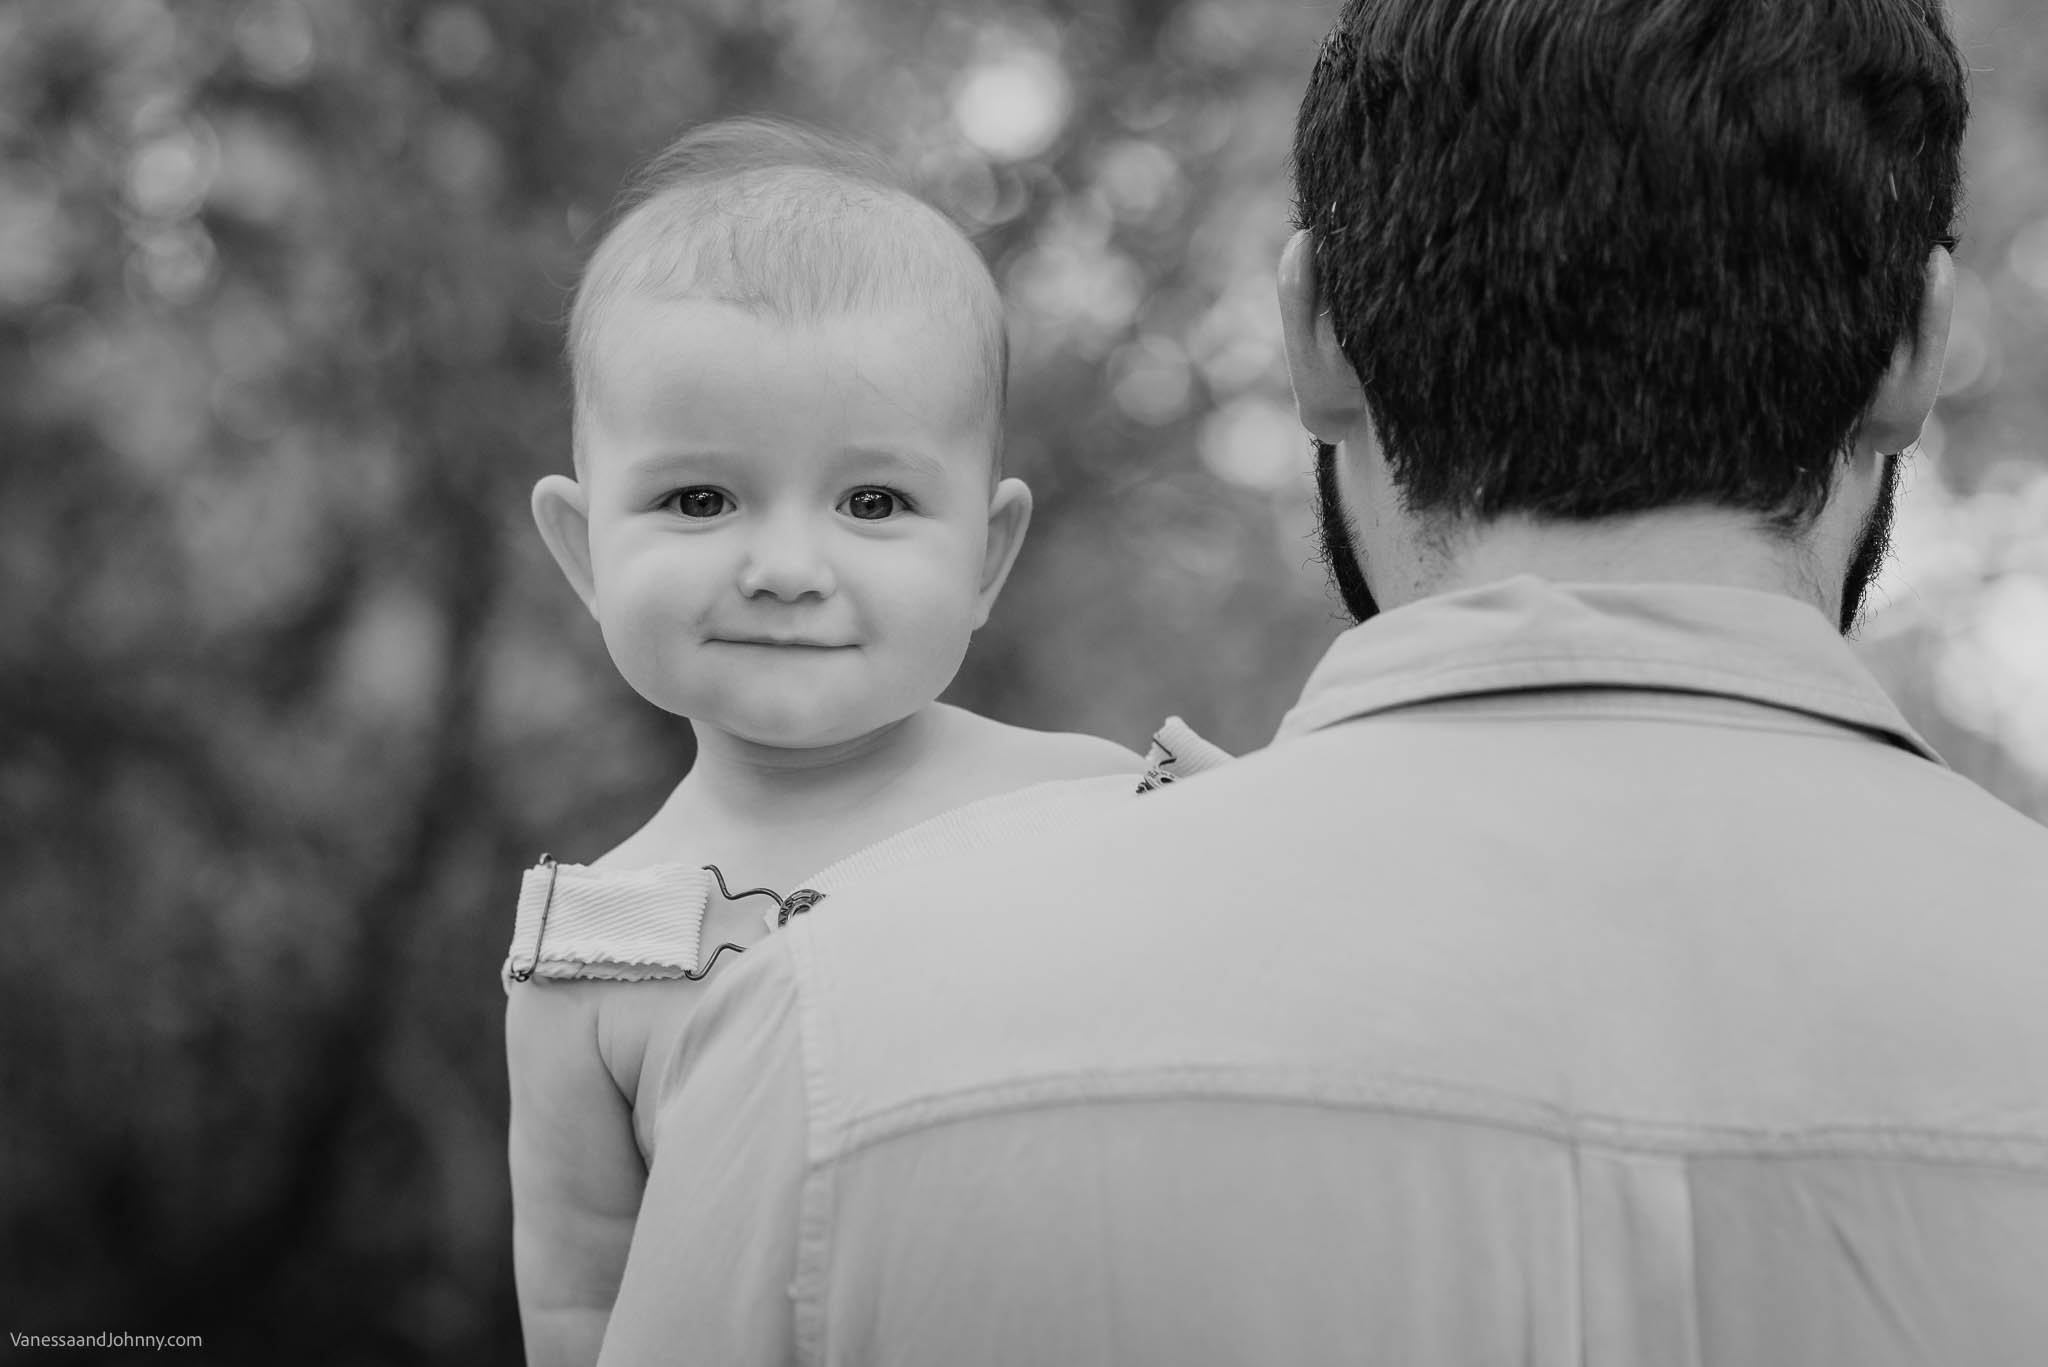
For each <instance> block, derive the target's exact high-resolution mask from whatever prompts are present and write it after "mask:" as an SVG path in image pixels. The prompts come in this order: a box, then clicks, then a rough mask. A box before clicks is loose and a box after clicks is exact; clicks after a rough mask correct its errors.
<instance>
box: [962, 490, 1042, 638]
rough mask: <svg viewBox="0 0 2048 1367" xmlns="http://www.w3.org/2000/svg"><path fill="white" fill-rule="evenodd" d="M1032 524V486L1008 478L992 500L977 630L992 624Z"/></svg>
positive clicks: (976, 608)
mask: <svg viewBox="0 0 2048 1367" xmlns="http://www.w3.org/2000/svg"><path fill="white" fill-rule="evenodd" d="M1030 525H1031V487H1030V486H1029V485H1027V484H1026V483H1025V482H1024V481H1023V480H1021V479H1006V480H1004V481H1002V482H1001V483H1000V484H998V485H996V491H995V493H993V494H992V495H990V496H989V501H988V549H987V550H985V551H984V552H982V557H981V589H980V591H979V592H978V593H977V594H976V595H975V598H974V625H975V627H976V629H979V628H980V627H981V626H982V625H983V624H984V623H986V622H987V621H988V614H989V612H990V610H991V609H993V608H994V607H995V605H996V595H997V594H999V593H1001V592H1002V591H1003V581H1004V580H1006V579H1008V578H1009V577H1010V567H1011V566H1012V565H1014V564H1016V563H1017V552H1018V551H1020V550H1022V549H1023V548H1024V530H1025V528H1027V527H1029V526H1030Z"/></svg>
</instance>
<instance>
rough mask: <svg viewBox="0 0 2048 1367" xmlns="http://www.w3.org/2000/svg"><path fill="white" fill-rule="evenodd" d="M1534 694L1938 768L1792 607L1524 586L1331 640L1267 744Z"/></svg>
mask: <svg viewBox="0 0 2048 1367" xmlns="http://www.w3.org/2000/svg"><path fill="white" fill-rule="evenodd" d="M1539 688H1640V689H1657V690H1663V691H1675V692H1683V693H1704V694H1711V695H1714V696H1717V697H1724V698H1738V699H1743V700H1746V701H1749V702H1756V703H1763V704H1765V705H1767V706H1772V707H1782V708H1787V709H1790V710H1792V711H1795V712H1804V713H1808V714H1810V715H1813V716H1817V717H1823V718H1826V719H1828V720H1831V721H1837V722H1843V723H1846V724H1848V725H1850V726H1855V727H1860V728H1862V729H1863V730H1866V731H1871V732H1875V733H1877V734H1878V735H1880V736H1882V737H1884V738H1885V739H1887V740H1890V741H1892V742H1893V743H1895V744H1897V745H1901V746H1903V747H1905V748H1906V749H1908V750H1911V751H1913V752H1914V753H1915V754H1918V755H1921V756H1924V757H1925V758H1927V759H1931V760H1933V761H1934V762H1935V763H1937V764H1940V763H1941V762H1942V760H1941V756H1939V755H1937V754H1936V753H1935V752H1934V749H1933V747H1932V746H1930V745H1928V743H1927V742H1926V741H1924V740H1922V739H1921V738H1920V737H1919V735H1917V734H1916V733H1915V732H1914V730H1913V728H1912V727H1911V726H1909V725H1908V724H1907V723H1906V719H1905V718H1904V717H1903V716H1901V715H1900V714H1899V710H1898V708H1897V707H1896V706H1895V705H1894V704H1893V703H1892V700H1891V699H1890V698H1889V697H1887V696H1886V695H1885V692H1884V690H1883V688H1881V687H1880V686H1879V685H1878V682H1877V680H1876V679H1875V678H1873V677H1872V676H1871V674H1870V671H1869V670H1867V669H1866V668H1864V666H1863V664H1862V663H1861V662H1860V661H1859V660H1857V658H1856V656H1855V654H1854V653H1853V652H1852V651H1851V650H1850V649H1849V645H1848V642H1846V641H1844V640H1843V639H1842V637H1841V635H1840V634H1839V633H1837V632H1836V631H1835V629H1834V628H1833V627H1832V626H1830V625H1829V623H1828V621H1827V619H1826V618H1825V617H1823V616H1822V615H1821V614H1820V613H1819V612H1818V611H1817V610H1815V609H1814V608H1813V607H1811V606H1809V605H1807V604H1805V603H1801V602H1798V601H1796V600H1794V599H1791V598H1787V597H1784V596H1782V595H1780V594H1774V593H1763V592H1759V591H1757V590H1753V589H1732V588H1718V587H1714V586H1711V585H1703V584H1556V583H1551V582H1549V581H1547V580H1543V579H1538V578H1535V577H1534V576H1531V575H1523V576H1521V577H1519V578H1515V579H1508V580H1503V581H1501V582H1500V583H1496V584H1487V585H1485V586H1483V587H1480V588H1475V589H1465V590H1461V591H1459V592H1456V593H1448V594H1442V595H1438V596H1435V597H1430V598H1424V599H1419V600H1417V601H1416V602H1413V603H1409V604H1407V605H1405V606H1402V607H1399V608H1395V609H1393V610H1391V611H1389V612H1385V613H1382V614H1380V615H1379V616H1377V617H1375V618H1373V619H1372V620H1371V621H1369V622H1365V623H1363V624H1361V625H1359V626H1356V627H1353V628H1352V629H1351V630H1349V631H1347V632H1345V633H1344V634H1343V635H1341V636H1339V637H1338V638H1337V639H1336V641H1335V642H1334V643H1333V644H1332V645H1331V647H1330V649H1329V652H1328V653H1327V654H1325V655H1324V656H1323V660H1322V663H1321V664H1319V665H1317V666H1316V669H1315V672H1314V673H1313V674H1311V675H1310V676H1309V681H1308V686H1307V687H1306V688H1305V689H1304V690H1303V692H1302V696H1301V701H1300V702H1298V703H1297V704H1296V705H1295V706H1294V708H1293V710H1292V711H1290V712H1289V713H1288V714H1287V716H1286V718H1285V719H1284V720H1283V721H1282V722H1281V723H1280V732H1279V736H1278V739H1282V740H1284V739H1287V738H1289V737H1291V736H1298V735H1302V734H1305V733H1307V732H1310V731H1316V730H1320V729H1322V728H1323V727H1326V726H1332V725H1335V724H1336V723H1338V722H1341V721H1349V720H1351V719H1352V718H1355V717H1363V716H1368V715H1371V714H1372V713H1375V712H1384V711H1388V710H1390V709H1392V708H1397V707H1407V706H1410V705H1413V704H1416V703H1424V702H1431V701H1436V700H1440V699H1444V698H1452V697H1470V696H1473V695H1476V694H1487V693H1513V692H1521V691H1525V690H1529V689H1539Z"/></svg>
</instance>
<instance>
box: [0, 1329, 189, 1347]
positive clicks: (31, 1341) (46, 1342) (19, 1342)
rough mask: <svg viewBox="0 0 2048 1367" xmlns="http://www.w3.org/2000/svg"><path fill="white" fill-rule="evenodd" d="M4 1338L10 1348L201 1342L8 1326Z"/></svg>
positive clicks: (171, 1336)
mask: <svg viewBox="0 0 2048 1367" xmlns="http://www.w3.org/2000/svg"><path fill="white" fill-rule="evenodd" d="M7 1342H8V1345H9V1346H10V1347H14V1348H151V1349H156V1350H158V1351H161V1350H163V1349H165V1348H200V1347H204V1346H205V1345H204V1342H203V1341H202V1340H201V1338H200V1336H199V1335H197V1334H117V1333H113V1332H110V1331H107V1330H101V1331H100V1332H99V1333H97V1334H18V1333H15V1332H13V1331H11V1330H10V1331H9V1332H8V1335H7Z"/></svg>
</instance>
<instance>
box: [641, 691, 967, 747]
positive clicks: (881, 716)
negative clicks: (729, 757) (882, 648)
mask: <svg viewBox="0 0 2048 1367" xmlns="http://www.w3.org/2000/svg"><path fill="white" fill-rule="evenodd" d="M926 705H928V704H927V703H924V702H920V703H917V704H915V705H911V706H906V705H905V704H903V703H901V702H897V703H894V704H893V705H892V704H889V703H883V702H880V701H879V700H877V701H875V702H873V703H871V704H870V705H868V706H847V707H844V708H829V709H828V708H820V707H817V706H769V705H760V704H756V705H754V706H748V707H704V706H698V707H696V708H694V709H684V708H675V709H671V710H673V711H676V712H677V713H678V714H679V715H681V716H683V717H686V718H688V719H689V722H690V725H691V726H692V727H693V728H695V729H696V730H697V731H698V733H699V735H700V736H701V734H702V733H703V731H704V729H705V728H707V727H708V728H710V729H711V730H714V731H718V732H721V733H723V734H724V735H726V736H728V737H730V738H731V739H733V740H735V741H739V742H741V743H742V744H745V745H750V746H755V747H758V748H761V749H767V750H827V749H833V748H837V747H842V746H849V745H855V744H857V743H858V742H860V741H862V740H865V739H867V738H869V737H872V736H878V735H880V734H882V733H883V732H886V731H888V730H890V729H891V728H893V727H895V726H896V725H897V724H898V723H900V722H902V721H905V720H907V719H908V718H909V717H911V716H913V715H915V714H916V713H917V712H918V711H920V710H922V709H923V707H925V706H926Z"/></svg>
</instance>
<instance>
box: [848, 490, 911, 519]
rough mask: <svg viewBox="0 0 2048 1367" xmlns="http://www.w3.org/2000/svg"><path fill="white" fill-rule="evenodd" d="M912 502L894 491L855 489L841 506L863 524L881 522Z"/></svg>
mask: <svg viewBox="0 0 2048 1367" xmlns="http://www.w3.org/2000/svg"><path fill="white" fill-rule="evenodd" d="M909 502H910V500H908V499H906V498H904V497H903V495H901V494H899V493H897V492H895V491H894V490H892V489H855V490H854V491H853V492H852V493H850V494H848V495H847V496H846V502H845V503H843V504H841V505H840V506H841V507H843V508H845V509H846V512H847V515H848V516H850V517H855V518H858V519H859V520H861V521H862V522H880V521H882V520H883V519H884V518H887V517H890V516H892V515H894V514H895V513H897V512H899V511H901V510H902V509H904V508H905V507H907V506H908V505H909Z"/></svg>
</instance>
